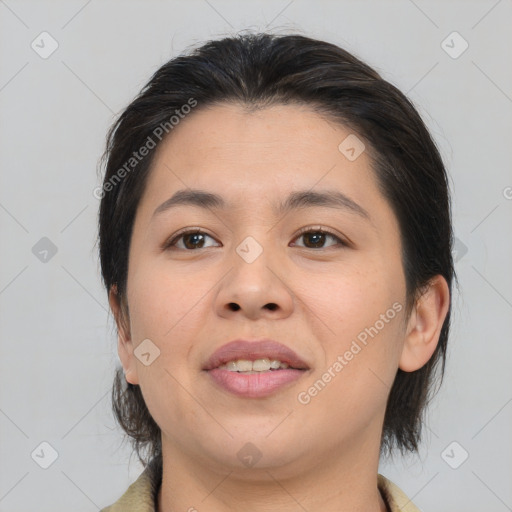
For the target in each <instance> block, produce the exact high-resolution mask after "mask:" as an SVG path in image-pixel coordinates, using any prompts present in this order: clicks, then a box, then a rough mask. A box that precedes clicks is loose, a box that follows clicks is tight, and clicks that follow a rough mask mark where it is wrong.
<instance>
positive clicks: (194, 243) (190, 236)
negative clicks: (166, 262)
mask: <svg viewBox="0 0 512 512" xmlns="http://www.w3.org/2000/svg"><path fill="white" fill-rule="evenodd" d="M207 238H210V239H211V240H213V238H212V237H211V236H210V235H207V234H206V233H204V232H203V231H199V230H194V231H187V232H185V233H181V234H179V235H178V236H176V237H174V238H173V239H172V240H171V241H170V242H169V243H167V244H166V245H165V249H170V248H171V247H173V248H177V249H183V250H195V249H204V248H205V240H206V239H207Z"/></svg>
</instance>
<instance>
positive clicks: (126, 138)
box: [99, 33, 456, 464]
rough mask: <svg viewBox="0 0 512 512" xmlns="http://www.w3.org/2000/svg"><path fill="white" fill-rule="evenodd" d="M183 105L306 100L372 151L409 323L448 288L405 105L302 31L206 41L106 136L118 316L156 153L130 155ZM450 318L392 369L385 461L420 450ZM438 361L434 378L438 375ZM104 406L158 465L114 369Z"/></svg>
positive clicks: (433, 158)
mask: <svg viewBox="0 0 512 512" xmlns="http://www.w3.org/2000/svg"><path fill="white" fill-rule="evenodd" d="M191 99H193V102H196V103H195V105H196V106H195V107H194V108H195V110H198V109H201V108H203V107H207V106H212V105H214V104H217V103H221V102H222V103H225V102H231V103H237V104H240V105H242V106H244V107H246V108H247V109H249V110H251V109H257V108H264V107H266V106H270V105H275V104H306V105H310V106H312V107H313V108H314V109H315V110H316V111H317V112H318V113H319V114H321V115H324V116H326V117H328V118H329V119H331V120H334V121H336V122H338V123H340V124H341V125H343V126H345V127H347V128H350V129H351V130H353V131H354V132H355V133H357V134H358V136H360V137H361V138H362V139H363V140H364V141H365V143H366V144H367V145H368V147H369V154H370V155H371V157H372V158H371V160H372V167H373V168H374V171H375V175H376V177H377V182H378V186H379V188H380V190H381V192H382V194H383V195H384V197H386V199H387V200H388V202H389V204H390V205H391V207H392V209H393V211H394V213H395V215H396V217H397V220H398V224H399V227H400V235H401V241H402V262H403V267H404V273H405V277H406V285H407V305H406V311H407V315H408V314H409V313H410V311H411V309H412V307H413V305H414V303H415V301H416V300H417V299H418V297H419V295H420V294H421V293H422V290H423V289H424V288H425V286H427V285H428V284H429V282H430V280H431V279H432V278H433V277H434V276H436V275H441V276H443V277H444V278H445V279H446V281H447V283H448V286H449V289H450V292H451V287H452V280H453V279H456V276H455V271H454V266H453V259H452V243H453V233H452V224H451V210H450V197H449V186H448V180H447V175H446V171H445V168H444V165H443V162H442V159H441V156H440V154H439V151H438V149H437V148H436V145H435V143H434V141H433V140H432V138H431V136H430V134H429V132H428V130H427V128H426V126H425V124H424V122H423V121H422V119H421V117H420V115H419V114H418V112H417V111H416V109H415V108H414V106H413V104H412V103H411V102H410V101H409V100H408V99H407V98H406V97H405V96H404V94H402V93H401V92H400V91H399V90H398V89H397V88H396V87H394V86H393V85H391V84H390V83H389V82H387V81H386V80H384V79H383V78H381V76H380V75H379V74H378V73H377V72H376V71H374V70H373V69H372V68H370V67H369V66H367V65H366V64H364V63H363V62H361V61H360V60H359V59H357V58H356V57H354V56H353V55H351V54H350V53H348V52H347V51H345V50H343V49H341V48H339V47H338V46H336V45H334V44H330V43H328V42H324V41H320V40H315V39H311V38H308V37H305V36H303V35H284V36H283V35H273V34H265V33H263V34H251V33H240V34H237V35H236V36H234V37H227V38H224V39H220V40H213V41H208V42H206V43H205V44H203V45H202V46H200V47H198V48H194V49H192V50H189V51H188V52H187V53H185V54H183V55H180V56H178V57H176V58H173V59H172V60H170V61H169V62H167V63H166V64H164V65H163V66H161V67H160V68H159V69H158V70H157V71H156V73H155V74H154V75H153V76H152V77H151V79H150V80H149V82H148V83H147V85H146V86H145V87H144V88H143V89H142V91H141V92H140V94H139V95H138V96H137V98H135V100H133V101H132V103H130V105H129V106H128V107H127V108H126V109H125V110H124V111H123V112H122V114H121V115H120V116H119V118H118V119H117V121H116V122H115V124H114V125H113V126H112V128H111V129H110V131H109V134H108V137H107V147H106V151H105V154H104V161H105V162H106V165H105V167H106V172H105V176H104V181H103V187H102V188H101V190H100V193H99V196H100V197H101V205H100V212H99V248H100V260H101V270H102V276H103V281H104V284H105V287H106V289H107V292H108V291H109V290H111V288H112V287H114V288H113V290H115V291H116V292H117V294H118V297H119V299H120V303H121V305H122V310H123V312H124V314H123V316H125V315H126V318H127V317H128V304H127V303H126V280H127V271H128V253H129V248H130V238H131V233H132V228H133V221H134V216H135V212H136V209H137V206H138V204H139V201H140V198H141V197H142V194H143V193H144V187H145V184H146V182H147V177H148V174H149V172H150V170H151V162H152V158H153V155H154V154H155V151H153V150H150V151H149V152H148V153H147V154H146V155H143V156H141V155H140V154H138V152H137V150H138V149H139V148H142V147H143V146H145V145H146V146H148V141H149V140H150V139H151V140H153V142H154V143H155V145H156V146H158V144H159V143H160V141H161V140H163V138H164V137H162V138H160V137H158V136H156V134H159V133H161V132H162V127H166V128H165V132H166V134H167V133H169V134H170V136H172V127H173V122H172V117H173V116H174V117H175V118H176V119H177V117H176V116H179V117H182V115H181V114H183V112H185V110H186V109H184V106H185V105H192V102H191ZM188 110H190V108H189V109H188ZM180 113H181V114H180ZM190 115H194V112H192V113H190ZM134 152H137V158H136V161H135V160H134V158H135V157H134V154H135V153H134ZM128 163H129V165H127V164H128ZM132 164H133V165H132ZM122 169H124V172H122V171H121V170H122ZM450 295H451V293H450ZM450 312H451V305H450V309H449V310H448V314H447V316H446V319H445V321H444V324H443V326H442V330H441V334H440V339H439V343H438V345H437V348H436V350H435V352H434V354H433V355H432V357H431V358H430V360H429V361H428V362H427V363H426V364H425V365H424V366H423V367H422V368H420V369H419V370H416V371H414V372H404V371H402V370H400V369H398V371H397V374H396V377H395V380H394V383H393V386H392V388H391V391H390V394H389V398H388V402H387V409H386V413H385V418H384V426H383V432H382V439H381V455H382V454H383V453H385V452H386V453H388V454H392V452H393V449H394V448H395V447H398V448H399V449H400V451H401V452H402V453H405V452H407V451H418V445H419V442H420V440H421V431H422V424H423V415H424V411H425V408H426V406H427V404H428V402H429V401H430V400H431V398H432V397H433V395H434V394H435V393H436V392H437V390H433V384H434V383H435V382H436V381H438V383H439V385H440V384H441V382H442V379H443V375H444V370H445V360H446V347H447V341H448V330H449V323H450ZM438 363H442V368H441V371H440V379H438V378H436V376H435V375H436V370H437V367H438ZM112 401H113V409H114V413H115V416H116V419H117V421H118V422H119V424H120V425H121V427H122V428H123V429H124V431H125V432H126V433H127V435H128V436H130V438H131V439H132V442H133V445H134V448H135V450H136V452H137V454H138V456H139V459H140V460H141V461H142V462H143V464H146V463H147V462H148V461H149V460H150V459H151V458H160V459H161V440H160V436H161V433H160V429H159V427H158V425H157V424H156V423H155V421H154V420H153V418H152V417H151V414H150V413H149V411H148V409H147V407H146V404H145V402H144V399H143V396H142V393H141V390H140V388H139V386H137V385H132V384H129V383H127V382H126V380H125V378H124V376H123V372H122V369H119V370H118V371H117V374H116V376H115V380H114V386H113V391H112Z"/></svg>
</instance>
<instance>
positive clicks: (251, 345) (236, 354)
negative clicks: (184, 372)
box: [203, 339, 309, 370]
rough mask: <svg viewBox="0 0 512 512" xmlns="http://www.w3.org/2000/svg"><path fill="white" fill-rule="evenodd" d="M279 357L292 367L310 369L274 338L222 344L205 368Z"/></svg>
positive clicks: (209, 368) (210, 368)
mask: <svg viewBox="0 0 512 512" xmlns="http://www.w3.org/2000/svg"><path fill="white" fill-rule="evenodd" d="M264 358H268V359H270V360H273V359H277V360H279V361H281V362H282V363H286V364H288V366H290V367H291V368H297V369H300V370H308V369H309V367H308V365H307V364H306V363H305V362H304V361H303V360H302V359H301V358H300V357H299V356H298V355H297V354H296V353H295V352H294V351H293V350H292V349H291V348H289V347H287V346H286V345H283V344H282V343H279V342H277V341H274V340H269V339H265V340H259V341H247V340H234V341H230V342H229V343H226V344H225V345H222V347H219V348H218V349H217V350H215V352H214V353H213V354H212V355H211V356H210V358H209V359H208V361H207V362H206V364H205V366H204V368H203V370H213V369H214V368H218V367H219V366H220V365H222V364H224V363H227V362H229V361H236V360H237V359H246V360H249V361H256V359H264Z"/></svg>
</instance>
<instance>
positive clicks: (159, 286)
mask: <svg viewBox="0 0 512 512" xmlns="http://www.w3.org/2000/svg"><path fill="white" fill-rule="evenodd" d="M210 277H211V276H210ZM131 279H132V280H131V281H130V288H129V297H128V301H129V302H128V303H129V305H130V319H131V325H132V332H135V333H137V334H138V336H139V337H141V336H143V337H149V338H151V337H152V336H153V337H154V338H155V339H158V340H160V341H161V342H162V343H164V344H165V343H167V340H168V339H170V338H175V337H176V333H177V332H179V331H180V330H182V329H183V327H182V326H188V328H189V329H190V327H191V326H193V325H196V326H198V325H200V321H201V320H200V318H199V317H200V313H201V311H202V307H204V304H206V302H207V300H208V295H207V294H208V291H209V290H210V289H211V288H212V286H213V281H212V280H211V279H208V278H207V277H205V278H203V277H201V275H200V274H199V273H195V274H191V273H190V272H187V273H185V272H182V271H180V270H179V269H175V268H171V266H170V264H169V262H162V263H160V262H159V261H155V260H153V261H151V262H150V264H148V265H144V266H142V265H141V266H139V267H138V271H137V272H134V273H133V275H132V277H131Z"/></svg>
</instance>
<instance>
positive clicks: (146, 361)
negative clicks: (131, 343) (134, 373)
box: [133, 338, 160, 366]
mask: <svg viewBox="0 0 512 512" xmlns="http://www.w3.org/2000/svg"><path fill="white" fill-rule="evenodd" d="M133 353H134V354H135V357H136V358H137V359H138V360H139V361H140V362H141V363H142V364H143V365H144V366H149V365H150V364H152V363H153V362H154V361H155V359H156V358H157V357H159V356H160V349H159V348H158V347H157V346H156V345H155V344H154V343H153V342H152V341H151V340H150V339H149V338H146V339H145V340H143V341H142V342H141V343H140V344H139V346H138V347H137V348H136V349H135V350H134V351H133Z"/></svg>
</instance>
